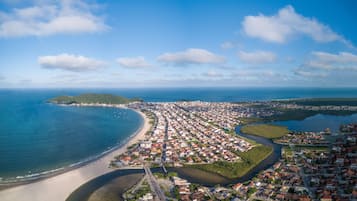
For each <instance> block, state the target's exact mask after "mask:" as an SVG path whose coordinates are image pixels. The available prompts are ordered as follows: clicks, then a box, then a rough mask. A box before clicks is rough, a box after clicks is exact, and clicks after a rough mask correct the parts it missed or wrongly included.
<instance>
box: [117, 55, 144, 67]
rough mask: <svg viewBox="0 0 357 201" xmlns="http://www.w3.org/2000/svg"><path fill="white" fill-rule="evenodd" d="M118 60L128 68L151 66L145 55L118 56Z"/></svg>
mask: <svg viewBox="0 0 357 201" xmlns="http://www.w3.org/2000/svg"><path fill="white" fill-rule="evenodd" d="M117 62H118V63H119V65H120V66H122V67H127V68H145V67H150V66H151V65H150V64H149V63H148V62H147V61H146V60H145V58H144V57H123V58H118V59H117Z"/></svg>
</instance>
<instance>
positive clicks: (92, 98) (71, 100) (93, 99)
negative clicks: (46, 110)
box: [48, 94, 142, 105]
mask: <svg viewBox="0 0 357 201" xmlns="http://www.w3.org/2000/svg"><path fill="white" fill-rule="evenodd" d="M48 102H50V103H55V104H67V105H69V104H76V103H77V104H81V103H87V104H90V103H92V104H93V103H98V104H127V103H131V102H142V100H141V99H139V98H132V99H129V98H125V97H122V96H115V95H112V94H81V95H79V96H58V97H55V98H52V99H50V100H48Z"/></svg>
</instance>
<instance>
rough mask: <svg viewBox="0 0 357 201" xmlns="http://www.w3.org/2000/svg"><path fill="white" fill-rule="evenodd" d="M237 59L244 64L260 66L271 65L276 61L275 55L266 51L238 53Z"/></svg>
mask: <svg viewBox="0 0 357 201" xmlns="http://www.w3.org/2000/svg"><path fill="white" fill-rule="evenodd" d="M238 57H239V59H240V60H241V61H243V62H245V63H253V64H261V63H272V62H274V61H276V55H275V54H274V53H273V52H268V51H255V52H244V51H239V52H238Z"/></svg>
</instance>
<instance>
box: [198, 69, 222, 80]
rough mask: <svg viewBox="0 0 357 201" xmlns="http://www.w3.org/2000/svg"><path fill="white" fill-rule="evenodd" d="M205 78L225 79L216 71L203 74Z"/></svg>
mask: <svg viewBox="0 0 357 201" xmlns="http://www.w3.org/2000/svg"><path fill="white" fill-rule="evenodd" d="M202 75H203V76H205V77H211V78H218V77H223V74H221V73H218V72H216V71H214V70H210V71H207V72H205V73H202Z"/></svg>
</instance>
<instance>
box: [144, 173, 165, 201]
mask: <svg viewBox="0 0 357 201" xmlns="http://www.w3.org/2000/svg"><path fill="white" fill-rule="evenodd" d="M144 170H145V174H146V175H147V178H148V181H149V185H150V188H151V191H153V193H154V194H155V195H156V199H157V200H160V201H165V200H166V198H165V194H164V192H162V190H161V188H160V186H159V184H158V183H157V182H156V179H155V177H154V175H153V174H152V172H151V170H150V168H149V167H147V166H144Z"/></svg>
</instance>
